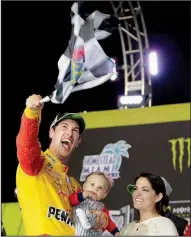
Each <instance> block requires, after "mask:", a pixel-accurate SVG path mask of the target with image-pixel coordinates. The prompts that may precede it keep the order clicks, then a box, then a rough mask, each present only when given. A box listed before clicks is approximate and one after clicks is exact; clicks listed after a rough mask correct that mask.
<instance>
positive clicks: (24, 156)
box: [16, 95, 107, 236]
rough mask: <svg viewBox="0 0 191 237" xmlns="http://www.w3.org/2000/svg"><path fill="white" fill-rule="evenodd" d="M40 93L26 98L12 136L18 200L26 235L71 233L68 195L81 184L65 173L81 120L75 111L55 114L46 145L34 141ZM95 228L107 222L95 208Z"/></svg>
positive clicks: (39, 115) (70, 209)
mask: <svg viewBox="0 0 191 237" xmlns="http://www.w3.org/2000/svg"><path fill="white" fill-rule="evenodd" d="M41 99H42V97H41V96H40V95H32V96H30V97H29V98H28V99H27V100H26V108H25V110H24V113H23V116H22V119H21V126H20V130H19V133H18V136H17V138H16V146H17V157H18V160H19V165H18V168H17V174H16V185H17V195H18V201H19V204H20V208H21V214H22V220H23V224H24V230H25V234H26V235H33V236H34V235H54V236H56V235H74V233H75V232H74V226H73V221H72V207H71V205H70V201H69V196H70V195H71V194H72V193H74V192H79V191H80V190H81V186H80V185H79V184H78V182H77V181H76V180H75V179H74V178H73V177H69V176H68V175H67V170H68V166H67V162H68V160H69V157H70V156H71V154H72V152H73V151H74V149H75V148H76V147H77V146H78V145H79V143H80V141H81V135H82V133H83V132H84V130H85V121H84V119H83V118H82V117H81V116H80V115H79V114H74V113H68V114H59V115H57V116H56V118H55V120H54V121H53V122H52V124H51V126H50V130H49V137H50V139H51V142H50V146H49V148H48V149H47V150H46V151H45V152H43V151H41V145H40V143H39V141H38V133H39V125H40V119H41V110H42V108H43V104H41V103H40V100H41ZM96 215H97V226H96V228H97V229H99V228H104V227H105V226H106V225H107V217H106V216H105V214H104V212H102V211H99V212H96Z"/></svg>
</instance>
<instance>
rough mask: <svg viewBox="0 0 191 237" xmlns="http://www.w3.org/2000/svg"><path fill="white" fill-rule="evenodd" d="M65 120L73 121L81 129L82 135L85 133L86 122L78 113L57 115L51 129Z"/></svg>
mask: <svg viewBox="0 0 191 237" xmlns="http://www.w3.org/2000/svg"><path fill="white" fill-rule="evenodd" d="M65 119H72V120H74V121H76V122H77V123H78V125H79V129H80V130H79V132H80V135H81V134H82V133H83V132H84V131H85V129H86V123H85V120H84V119H83V117H82V116H81V115H80V114H77V113H64V114H58V115H56V118H55V119H54V121H53V122H52V123H51V125H50V128H52V127H54V126H55V125H57V124H58V123H59V122H61V121H62V120H65Z"/></svg>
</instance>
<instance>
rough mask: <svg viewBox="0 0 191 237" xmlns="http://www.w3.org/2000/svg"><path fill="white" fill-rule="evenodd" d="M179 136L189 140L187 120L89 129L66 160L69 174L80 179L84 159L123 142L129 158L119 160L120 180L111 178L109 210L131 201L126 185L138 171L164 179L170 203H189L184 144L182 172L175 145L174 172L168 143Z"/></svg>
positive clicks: (177, 149) (188, 181)
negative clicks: (126, 147) (184, 201)
mask: <svg viewBox="0 0 191 237" xmlns="http://www.w3.org/2000/svg"><path fill="white" fill-rule="evenodd" d="M167 131H168V132H167ZM180 137H183V138H188V137H190V123H189V122H188V121H186V122H172V123H161V124H147V125H135V126H127V127H114V128H99V129H89V130H88V131H86V132H85V134H84V136H83V142H82V144H81V146H80V147H79V148H78V149H77V150H76V151H75V153H74V154H73V156H72V159H71V160H70V163H69V166H70V169H69V173H70V174H71V175H72V176H74V177H75V178H76V179H77V180H80V174H81V171H82V165H83V159H84V156H87V155H99V154H100V153H101V152H102V150H103V148H104V146H106V145H107V144H109V143H116V142H118V141H119V140H124V141H126V143H127V144H130V145H131V148H129V149H128V153H129V158H126V157H123V158H122V163H121V167H120V169H119V172H120V173H119V175H120V178H119V179H114V187H113V188H112V189H111V192H110V194H109V195H108V197H107V200H106V201H107V202H106V204H107V207H108V208H109V209H116V210H118V209H120V208H121V207H122V206H125V205H127V204H130V203H131V202H132V201H131V196H130V195H128V193H127V185H128V184H130V183H131V184H133V182H134V178H135V177H136V176H137V175H138V174H139V173H140V172H151V173H155V174H158V175H160V176H163V177H165V178H166V180H168V182H169V183H170V184H171V185H172V188H173V192H172V196H171V200H190V168H187V161H188V152H187V144H186V143H185V146H184V157H183V172H182V173H180V170H179V165H178V158H179V146H178V144H177V148H176V152H177V158H176V159H177V160H176V167H177V169H176V170H174V168H173V164H172V156H173V155H172V152H171V144H170V143H169V142H168V140H170V139H176V138H180ZM116 200H117V201H116Z"/></svg>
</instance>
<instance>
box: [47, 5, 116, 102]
mask: <svg viewBox="0 0 191 237" xmlns="http://www.w3.org/2000/svg"><path fill="white" fill-rule="evenodd" d="M84 15H85V14H84V9H83V3H76V2H75V3H74V4H73V5H72V7H71V23H72V34H71V37H70V41H69V45H68V47H67V49H66V51H65V52H64V54H62V55H61V57H60V59H59V61H58V68H59V75H58V78H57V83H56V85H55V91H54V92H53V93H52V94H51V95H50V96H46V97H45V98H44V99H42V102H47V101H51V102H53V103H56V104H62V103H64V101H65V100H66V99H67V97H68V96H69V95H70V93H72V92H75V91H80V90H84V89H89V88H92V87H95V86H98V85H100V84H102V83H104V82H106V81H107V80H109V79H110V78H111V76H113V75H114V74H115V73H116V70H115V63H114V61H113V60H111V59H110V58H109V57H108V56H107V55H106V54H105V53H104V51H103V49H102V48H101V46H100V44H99V43H98V40H101V39H105V38H106V37H108V36H110V35H111V34H112V32H113V31H114V30H115V29H117V26H118V20H117V19H116V18H115V17H112V16H110V15H108V14H103V13H101V12H99V11H94V12H93V13H92V14H90V15H89V16H88V17H86V18H85V17H84Z"/></svg>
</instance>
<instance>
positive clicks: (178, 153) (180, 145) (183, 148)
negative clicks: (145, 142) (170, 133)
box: [168, 137, 190, 173]
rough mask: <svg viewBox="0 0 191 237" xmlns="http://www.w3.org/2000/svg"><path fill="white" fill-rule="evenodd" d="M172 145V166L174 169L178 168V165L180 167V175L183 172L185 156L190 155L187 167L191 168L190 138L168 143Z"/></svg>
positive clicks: (173, 140)
mask: <svg viewBox="0 0 191 237" xmlns="http://www.w3.org/2000/svg"><path fill="white" fill-rule="evenodd" d="M168 142H169V143H170V144H171V151H172V164H173V167H174V169H175V170H176V168H177V163H178V165H179V170H180V173H182V171H183V160H184V157H185V154H187V155H188V158H187V167H188V168H189V167H190V137H189V138H183V137H180V138H177V139H171V140H169V141H168Z"/></svg>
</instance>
